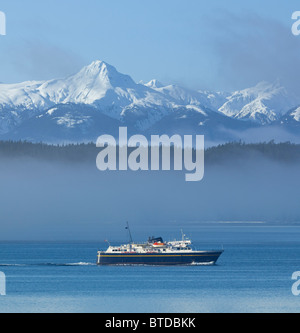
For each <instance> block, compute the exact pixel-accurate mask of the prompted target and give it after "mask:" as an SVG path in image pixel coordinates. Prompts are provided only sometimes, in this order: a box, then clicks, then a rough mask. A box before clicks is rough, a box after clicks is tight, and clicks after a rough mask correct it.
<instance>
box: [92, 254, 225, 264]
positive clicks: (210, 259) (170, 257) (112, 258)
mask: <svg viewBox="0 0 300 333" xmlns="http://www.w3.org/2000/svg"><path fill="white" fill-rule="evenodd" d="M222 253H223V251H199V252H196V251H195V252H189V253H180V252H175V253H120V254H114V253H106V252H99V253H98V260H97V264H98V265H162V266H163V265H191V264H215V263H216V262H217V260H218V258H219V257H220V255H221V254H222Z"/></svg>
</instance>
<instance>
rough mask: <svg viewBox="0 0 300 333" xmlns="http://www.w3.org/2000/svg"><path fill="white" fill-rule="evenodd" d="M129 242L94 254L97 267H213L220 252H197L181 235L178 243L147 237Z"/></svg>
mask: <svg viewBox="0 0 300 333" xmlns="http://www.w3.org/2000/svg"><path fill="white" fill-rule="evenodd" d="M126 229H128V231H129V234H130V238H131V241H130V243H128V244H124V245H120V246H111V245H110V244H109V247H108V249H107V250H106V251H98V255H97V264H98V265H193V264H195V265H197V264H198V265H200V264H207V265H209V264H210V265H213V264H215V263H216V262H217V260H218V258H219V257H220V255H221V254H222V253H223V252H224V250H212V251H197V250H193V249H192V242H191V240H190V239H188V238H186V236H185V235H184V234H183V232H182V239H181V240H174V241H169V242H164V241H163V239H162V238H161V237H157V238H155V237H149V239H148V241H147V242H145V243H134V242H133V241H132V237H131V233H130V230H129V227H127V228H126Z"/></svg>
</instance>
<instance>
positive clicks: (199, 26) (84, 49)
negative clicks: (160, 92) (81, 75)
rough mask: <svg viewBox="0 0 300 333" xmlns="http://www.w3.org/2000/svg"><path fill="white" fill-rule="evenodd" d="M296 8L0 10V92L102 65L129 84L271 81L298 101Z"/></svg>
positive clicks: (134, 1) (55, 5) (169, 2)
mask: <svg viewBox="0 0 300 333" xmlns="http://www.w3.org/2000/svg"><path fill="white" fill-rule="evenodd" d="M297 10H300V4H299V1H295V0H289V1H288V2H287V1H284V0H277V1H270V0H264V1H258V0H251V1H243V2H242V1H240V0H226V1H223V0H214V1H202V0H185V1H183V0H181V1H179V0H152V1H140V0H105V1H103V0H85V1H83V0H64V1H61V0H60V1H58V0H43V1H37V0H26V1H23V0H2V1H1V3H0V11H3V12H4V13H5V14H6V20H7V35H6V36H0V82H5V83H15V82H21V81H27V80H46V79H53V78H60V77H65V76H67V75H71V74H73V73H75V72H77V71H79V70H80V69H81V68H82V67H83V66H85V65H87V64H89V63H91V62H92V61H94V60H96V59H98V60H104V61H106V62H108V63H110V64H111V65H113V66H115V67H116V68H117V69H118V70H119V71H120V72H122V73H125V74H129V75H130V76H131V77H132V78H133V79H134V80H135V81H136V82H140V81H143V82H148V81H150V80H151V79H154V78H156V79H158V80H159V81H162V82H163V83H165V84H171V83H172V84H179V85H182V86H185V87H187V88H191V89H209V90H225V91H232V90H237V89H243V88H246V87H249V86H253V85H255V84H256V83H258V82H260V81H262V80H266V81H275V80H276V79H279V80H280V81H281V82H282V84H283V85H284V86H286V87H287V88H288V89H294V91H295V92H297V91H298V82H297V78H296V73H297V72H299V70H300V61H299V55H300V36H297V37H296V36H294V35H293V34H292V33H291V26H292V24H293V21H292V19H291V16H292V13H293V12H294V11H297Z"/></svg>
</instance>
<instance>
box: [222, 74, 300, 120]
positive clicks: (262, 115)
mask: <svg viewBox="0 0 300 333" xmlns="http://www.w3.org/2000/svg"><path fill="white" fill-rule="evenodd" d="M299 102H300V99H299V98H298V97H296V96H293V95H291V94H288V92H287V91H286V89H285V88H284V87H282V86H281V85H280V84H279V82H278V81H277V82H275V83H273V84H270V83H267V82H261V83H259V84H257V85H256V86H255V87H252V88H248V89H244V90H241V91H236V92H234V93H233V94H232V95H231V96H229V97H227V102H226V103H224V105H222V106H221V107H220V108H219V111H220V112H221V113H223V114H225V115H227V116H229V117H233V118H237V119H243V120H252V121H255V122H259V123H261V124H268V123H271V122H272V121H275V120H277V119H279V118H280V116H282V115H283V114H284V113H286V112H287V111H288V110H289V109H290V108H292V107H294V106H295V105H297V104H299Z"/></svg>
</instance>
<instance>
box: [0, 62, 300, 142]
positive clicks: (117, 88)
mask: <svg viewBox="0 0 300 333" xmlns="http://www.w3.org/2000/svg"><path fill="white" fill-rule="evenodd" d="M298 105H300V100H299V99H298V98H296V97H295V96H292V95H290V94H288V92H287V91H286V90H285V89H284V88H283V87H281V86H280V84H279V83H278V82H276V83H275V84H269V83H265V82H263V83H260V84H258V85H257V86H255V87H253V88H249V89H244V90H241V91H237V92H233V93H224V92H210V91H194V90H190V89H186V88H183V87H180V86H177V85H164V84H162V83H160V82H159V81H157V80H152V81H150V82H149V83H146V84H142V83H135V82H134V80H133V79H132V78H131V77H130V76H128V75H125V74H121V73H119V72H118V71H117V70H116V68H115V67H113V66H111V65H109V64H107V63H105V62H103V61H94V62H92V63H91V64H90V65H88V66H86V67H84V68H83V69H81V70H80V71H79V72H78V73H76V74H74V75H71V76H69V77H67V78H64V79H56V80H49V81H28V82H23V83H18V84H0V139H26V140H31V141H47V142H48V141H51V142H54V141H56V142H61V141H77V142H78V141H87V140H95V139H96V138H97V136H99V135H101V134H102V133H105V132H106V133H112V134H115V133H116V129H118V127H119V126H121V125H125V126H127V127H128V128H129V130H130V131H132V132H141V133H148V134H151V132H152V133H166V134H167V133H182V134H185V133H186V134H188V133H200V134H201V133H203V134H206V135H208V137H209V138H210V139H211V140H218V141H222V139H223V141H224V140H236V139H238V138H239V137H238V133H239V132H240V131H245V130H247V129H249V128H257V127H259V126H261V125H264V124H270V123H273V122H275V121H277V122H278V120H279V119H280V120H281V121H282V122H284V119H283V118H282V117H283V115H286V116H288V113H287V112H288V110H293V108H295V107H296V106H298ZM290 112H291V113H290V117H294V119H295V121H297V122H298V121H299V118H300V117H299V111H298V109H295V110H294V113H292V111H290ZM277 126H278V124H277Z"/></svg>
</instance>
